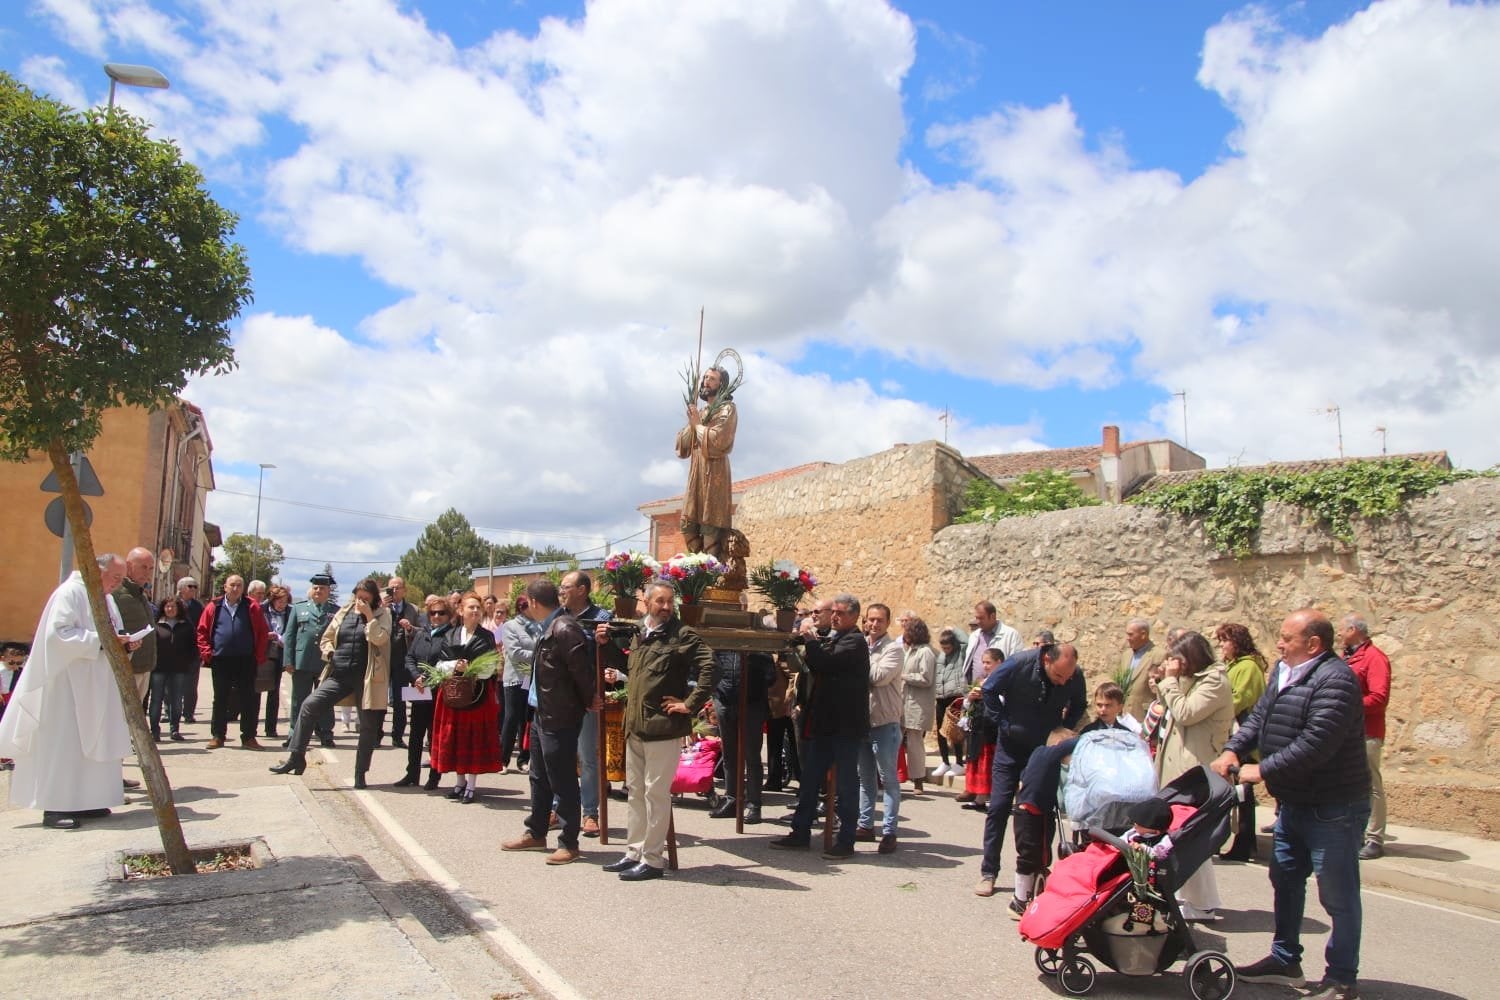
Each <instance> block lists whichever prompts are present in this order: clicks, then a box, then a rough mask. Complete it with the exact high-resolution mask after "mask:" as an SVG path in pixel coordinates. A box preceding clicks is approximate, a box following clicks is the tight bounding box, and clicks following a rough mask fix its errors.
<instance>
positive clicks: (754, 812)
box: [743, 806, 760, 824]
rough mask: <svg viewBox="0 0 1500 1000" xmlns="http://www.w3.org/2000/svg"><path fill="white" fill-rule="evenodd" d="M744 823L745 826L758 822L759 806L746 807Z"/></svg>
mask: <svg viewBox="0 0 1500 1000" xmlns="http://www.w3.org/2000/svg"><path fill="white" fill-rule="evenodd" d="M743 818H744V821H745V823H746V824H750V823H759V822H760V806H746V807H745V815H744V817H743Z"/></svg>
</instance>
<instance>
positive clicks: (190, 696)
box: [182, 663, 203, 719]
mask: <svg viewBox="0 0 1500 1000" xmlns="http://www.w3.org/2000/svg"><path fill="white" fill-rule="evenodd" d="M202 671H203V667H202V666H201V665H199V664H196V663H195V664H193V666H192V668H191V669H190V670H188V672H187V676H188V679H187V681H186V684H187V687H186V689H185V690H184V691H183V692H182V717H183V718H184V719H187V718H189V717H190V716H192V715H194V714H196V713H197V711H198V675H199V674H200V673H201V672H202Z"/></svg>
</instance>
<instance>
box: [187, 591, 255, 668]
mask: <svg viewBox="0 0 1500 1000" xmlns="http://www.w3.org/2000/svg"><path fill="white" fill-rule="evenodd" d="M240 600H242V601H244V602H245V603H246V604H247V605H249V607H250V636H251V644H252V646H253V647H254V654H255V662H256V663H259V662H260V661H261V660H264V659H265V658H266V641H267V640H268V639H269V638H270V636H271V630H270V628H268V627H267V626H266V613H265V612H264V611H262V610H261V609H260V605H259V604H257V603H256V602H255V601H252V600H251V599H250V598H248V597H242V598H240ZM223 605H224V598H223V597H215V598H214V599H213V600H211V601H209V602H208V603H207V604H205V605H204V606H203V616H202V617H201V618H199V619H198V653H199V654H200V655H201V656H202V657H203V665H204V666H205V667H206V666H208V665H209V664H210V663H211V662H212V661H213V658H214V617H215V616H216V615H217V614H218V613H219V608H221V607H223Z"/></svg>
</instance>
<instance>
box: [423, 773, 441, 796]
mask: <svg viewBox="0 0 1500 1000" xmlns="http://www.w3.org/2000/svg"><path fill="white" fill-rule="evenodd" d="M442 780H443V772H442V771H428V772H427V780H426V781H425V782H424V783H423V784H422V787H423V788H425V789H427V790H428V791H429V792H431V791H434V790H435V789H436V788H437V786H438V782H440V781H442Z"/></svg>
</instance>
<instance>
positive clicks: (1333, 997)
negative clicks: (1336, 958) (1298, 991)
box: [1303, 979, 1359, 1000]
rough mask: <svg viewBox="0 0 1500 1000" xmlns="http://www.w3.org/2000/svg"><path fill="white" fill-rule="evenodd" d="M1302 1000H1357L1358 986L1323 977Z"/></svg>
mask: <svg viewBox="0 0 1500 1000" xmlns="http://www.w3.org/2000/svg"><path fill="white" fill-rule="evenodd" d="M1303 1000H1359V987H1357V986H1355V985H1354V984H1353V983H1340V982H1335V981H1334V980H1332V979H1325V980H1323V981H1322V982H1321V983H1319V984H1318V985H1317V986H1316V987H1314V988H1313V991H1312V992H1311V993H1309V994H1307V995H1306V996H1305V997H1304V998H1303Z"/></svg>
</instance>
